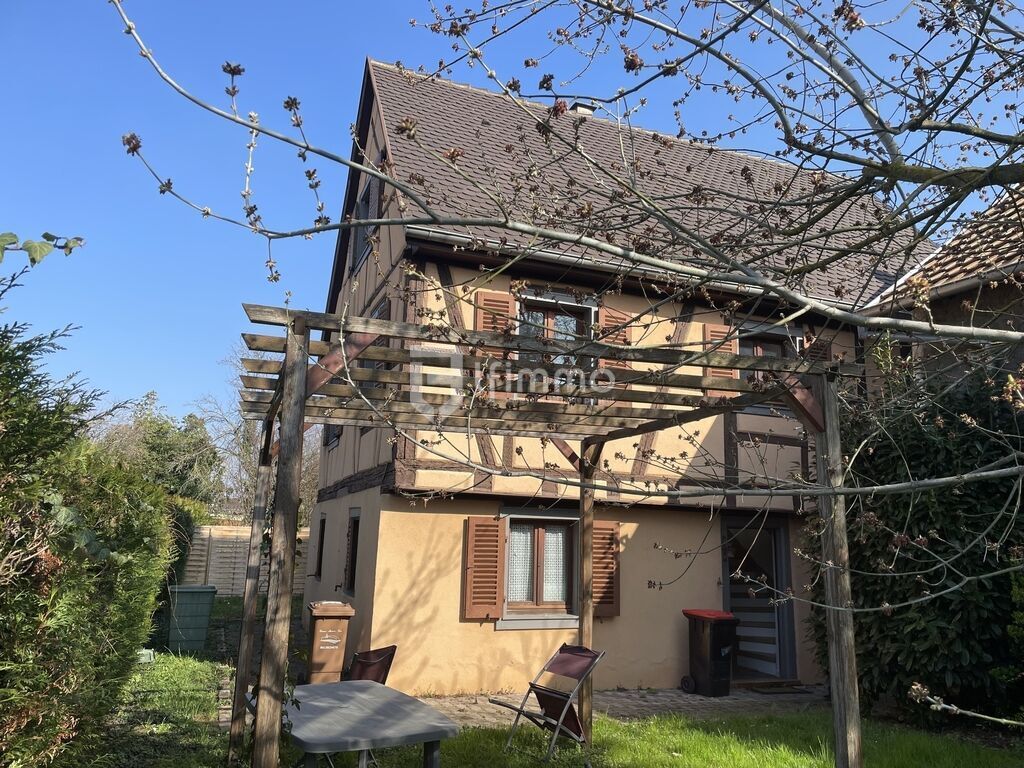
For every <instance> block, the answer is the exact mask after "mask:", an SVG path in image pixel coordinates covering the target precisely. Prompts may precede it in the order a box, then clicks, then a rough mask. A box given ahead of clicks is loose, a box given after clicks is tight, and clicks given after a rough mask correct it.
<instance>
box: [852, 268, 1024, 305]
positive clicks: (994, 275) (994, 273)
mask: <svg viewBox="0 0 1024 768" xmlns="http://www.w3.org/2000/svg"><path fill="white" fill-rule="evenodd" d="M1021 271H1024V259H1022V260H1020V261H1016V262H1013V263H1012V264H1008V265H1007V266H1005V267H999V268H997V269H992V270H989V271H988V272H985V273H984V274H981V275H974V276H973V277H964V278H961V279H960V280H955V281H953V282H952V283H945V284H943V285H940V286H939V287H938V288H932V289H931V290H930V291H928V298H929V299H944V298H947V297H949V296H953V295H955V294H958V293H963V292H964V291H967V290H969V289H971V288H978V287H981V286H982V285H984V284H985V283H990V282H993V281H996V282H998V281H1001V280H1005V279H1006V278H1008V277H1011V276H1012V275H1014V274H1015V273H1017V272H1021ZM919 272H920V270H917V271H915V272H912V273H911V274H910V275H908V276H907V277H908V278H909V277H912V276H913V275H915V274H918V273H919ZM897 285H899V284H897ZM894 288H895V286H894ZM912 304H913V302H912V301H911V300H910V299H908V298H903V299H899V300H892V301H881V302H879V303H877V304H869V305H867V306H866V307H864V309H862V310H861V311H862V312H863V313H864V314H866V315H871V316H875V315H879V314H883V313H884V311H885V310H886V309H889V310H890V311H891V310H900V309H907V308H908V307H910V306H911V305H912Z"/></svg>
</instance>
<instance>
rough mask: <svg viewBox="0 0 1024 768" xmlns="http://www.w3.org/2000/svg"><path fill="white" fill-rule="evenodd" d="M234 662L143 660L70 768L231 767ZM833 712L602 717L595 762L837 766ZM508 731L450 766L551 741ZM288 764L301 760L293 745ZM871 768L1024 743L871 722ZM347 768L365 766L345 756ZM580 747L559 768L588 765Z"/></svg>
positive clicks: (994, 757)
mask: <svg viewBox="0 0 1024 768" xmlns="http://www.w3.org/2000/svg"><path fill="white" fill-rule="evenodd" d="M223 674H224V667H223V666H222V665H220V664H218V663H215V662H211V661H203V660H197V659H191V658H185V657H182V658H179V657H175V656H172V655H170V654H159V655H158V656H157V660H156V662H155V663H153V664H146V665H140V666H139V671H138V673H137V674H136V675H135V676H134V677H133V679H132V681H131V684H130V685H129V688H128V691H127V692H126V696H125V704H124V706H123V707H122V709H121V711H120V712H119V714H118V716H117V717H116V718H115V720H114V721H113V722H112V724H111V727H110V729H109V731H108V733H107V734H106V737H105V740H104V742H103V743H102V744H101V745H99V746H98V747H97V748H96V749H94V750H93V753H92V754H91V755H88V756H83V755H81V754H77V755H75V757H74V759H73V760H71V761H70V762H67V761H65V762H64V763H62V765H61V768H70V767H71V766H75V768H77V767H78V766H83V768H179V767H183V766H187V767H188V768H221V767H222V766H223V765H224V759H225V750H226V746H227V735H226V734H225V733H224V732H223V731H221V730H219V729H218V728H217V724H216V720H217V700H216V690H217V682H218V680H220V679H221V677H222V676H223ZM831 730H832V725H831V721H830V720H829V718H828V715H827V713H824V712H820V713H819V712H816V713H809V714H807V713H803V714H788V715H780V716H762V717H729V718H724V719H717V720H689V719H686V718H682V717H659V718H651V719H647V720H642V721H637V722H630V723H622V722H618V721H615V720H611V719H609V718H599V719H598V720H597V722H596V724H595V744H596V748H595V751H594V756H593V758H594V759H593V765H594V768H625V767H626V766H630V767H633V766H635V767H636V768H659V767H660V766H666V768H667V767H668V766H672V768H691V767H692V768H783V767H785V768H830V766H831V765H832V759H831V753H830V748H829V736H830V734H831ZM504 743H505V732H504V731H503V730H493V729H470V730H466V731H464V732H463V733H462V735H461V736H459V737H458V738H456V739H452V740H450V741H447V742H444V744H443V745H442V764H443V765H445V766H448V768H499V767H500V766H508V767H509V768H527V766H530V767H531V768H533V766H536V765H537V761H536V759H535V757H533V756H532V755H527V754H524V751H529V752H531V753H533V754H536V753H538V752H540V751H541V750H542V748H543V744H542V741H541V738H540V732H539V731H537V730H536V729H533V728H531V729H526V728H524V729H522V731H521V736H520V737H517V747H518V748H519V749H520V750H521V751H520V752H519V753H514V754H512V755H506V754H505V753H504V751H503V747H504ZM285 753H286V755H287V758H288V759H287V760H286V761H285V762H286V763H287V764H288V765H291V764H292V763H293V762H294V759H295V757H296V755H295V753H294V751H293V750H290V749H286V750H285ZM865 753H866V766H867V768H913V767H914V766H922V767H923V768H965V767H969V768H1019V767H1020V766H1022V765H1024V749H1021V750H1013V751H1010V750H997V749H990V748H985V747H980V746H977V745H975V744H972V743H968V742H965V741H962V740H959V739H956V738H953V737H949V736H939V735H936V734H932V733H923V732H919V731H914V730H910V729H906V728H900V727H896V726H890V725H882V724H878V723H874V722H868V723H866V726H865ZM377 758H378V760H379V762H380V766H381V768H419V766H420V765H421V763H420V753H419V750H418V749H412V748H410V749H397V750H379V751H378V752H377ZM336 762H337V763H338V765H339V766H341V765H346V766H352V765H354V764H355V760H354V756H352V755H345V756H341V757H340V758H339V760H338V761H336ZM582 764H583V762H582V759H581V758H580V753H579V751H578V750H576V749H574V748H572V747H571V746H570V747H567V748H565V749H564V752H563V753H562V754H561V755H560V756H559V757H558V758H557V759H556V760H555V761H553V763H552V766H553V767H554V768H567V767H568V766H573V767H574V768H579V767H580V766H582Z"/></svg>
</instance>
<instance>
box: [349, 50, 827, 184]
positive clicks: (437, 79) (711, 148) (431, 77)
mask: <svg viewBox="0 0 1024 768" xmlns="http://www.w3.org/2000/svg"><path fill="white" fill-rule="evenodd" d="M369 63H370V66H371V67H374V66H376V67H382V68H384V69H389V70H391V71H393V72H396V73H398V74H400V75H410V76H412V77H415V78H419V79H420V80H422V81H428V82H432V83H438V84H441V85H446V86H449V87H452V88H461V89H465V90H468V91H474V92H476V93H480V94H483V95H486V96H492V97H495V98H499V99H505V98H507V97H506V95H505V94H504V93H502V92H501V91H495V90H491V89H490V88H484V87H483V86H480V85H473V84H471V83H464V82H459V81H457V80H453V79H451V78H447V77H443V76H442V75H440V74H438V73H434V74H427V73H425V72H421V71H419V70H415V69H410V68H409V67H406V66H405V65H404V64H402V63H401V61H397V62H395V63H393V64H392V63H391V62H387V61H380V60H378V59H374V58H370V59H369ZM552 98H556V95H555V94H552ZM517 101H518V103H520V104H526V105H528V106H534V107H538V108H540V109H544V110H547V109H549V108H550V107H551V104H547V103H545V102H543V101H535V100H533V99H528V98H526V97H525V96H519V97H518V98H517ZM581 117H585V118H586V119H587V120H596V121H599V122H602V123H606V124H608V125H609V126H613V127H619V126H620V125H621V123H620V122H619V121H618V120H615V119H614V118H611V117H604V116H601V115H597V114H596V113H595V114H587V115H581ZM622 127H623V128H625V129H626V130H627V131H634V132H638V133H646V134H650V135H651V136H653V137H657V138H665V139H670V140H672V141H678V142H681V143H683V144H687V145H689V146H690V147H692V148H694V149H697V150H706V151H707V152H709V153H711V152H726V153H728V154H731V155H739V156H742V157H749V158H750V159H751V160H754V161H756V162H762V163H771V164H773V165H776V166H779V167H781V168H783V169H785V170H788V171H792V172H794V173H813V172H814V171H812V170H810V169H803V168H799V167H797V166H794V165H792V164H790V163H786V162H784V161H782V160H780V159H778V158H777V157H773V156H771V155H769V154H767V153H766V154H756V153H755V152H753V151H751V150H746V149H734V148H731V147H719V146H715V145H714V144H708V143H706V142H702V141H698V140H696V139H690V138H686V137H684V136H679V135H678V134H672V133H665V132H664V131H659V130H656V129H654V128H645V127H644V126H642V125H634V124H632V123H628V124H626V125H624V126H622ZM826 173H828V174H830V175H833V176H836V177H838V178H845V177H842V176H840V175H839V174H837V173H835V172H834V171H826Z"/></svg>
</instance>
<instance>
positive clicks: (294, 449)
mask: <svg viewBox="0 0 1024 768" xmlns="http://www.w3.org/2000/svg"><path fill="white" fill-rule="evenodd" d="M308 349H309V335H308V332H307V329H306V324H305V321H304V320H303V319H302V318H301V317H299V318H295V319H294V320H292V321H291V322H290V323H289V325H288V335H287V339H286V343H285V359H284V367H283V368H282V369H281V378H282V383H281V432H280V454H279V458H278V462H277V489H276V493H275V503H274V520H273V533H272V538H271V547H270V578H269V584H268V587H267V618H266V630H265V632H264V635H263V656H262V659H261V663H260V683H259V696H258V699H257V706H256V727H255V730H254V733H253V757H252V766H253V768H277V765H278V757H279V755H278V752H279V748H280V737H281V706H282V703H283V701H284V684H285V677H286V675H287V672H288V631H289V629H290V627H291V618H292V579H293V575H294V571H295V537H296V528H297V523H298V513H299V492H300V484H301V479H302V435H303V424H304V409H305V401H306V366H307V362H308V359H309V354H308Z"/></svg>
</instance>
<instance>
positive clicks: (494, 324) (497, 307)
mask: <svg viewBox="0 0 1024 768" xmlns="http://www.w3.org/2000/svg"><path fill="white" fill-rule="evenodd" d="M474 298H475V299H476V311H475V312H474V318H473V328H474V329H476V330H478V331H486V332H488V333H505V331H507V330H509V329H511V328H512V319H513V318H514V317H515V314H516V300H515V299H514V298H512V295H511V294H508V293H499V292H498V291H484V290H479V291H477V292H476V295H475V297H474Z"/></svg>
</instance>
